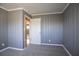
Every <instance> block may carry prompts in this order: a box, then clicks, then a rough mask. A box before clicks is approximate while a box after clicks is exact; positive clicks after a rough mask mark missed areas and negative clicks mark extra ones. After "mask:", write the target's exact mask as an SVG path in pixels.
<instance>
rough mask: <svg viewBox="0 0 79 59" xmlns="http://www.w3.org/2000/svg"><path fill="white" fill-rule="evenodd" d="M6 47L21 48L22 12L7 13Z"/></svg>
mask: <svg viewBox="0 0 79 59" xmlns="http://www.w3.org/2000/svg"><path fill="white" fill-rule="evenodd" d="M8 46H10V47H15V48H23V11H22V10H17V11H9V12H8Z"/></svg>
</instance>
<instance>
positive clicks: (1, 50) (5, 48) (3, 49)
mask: <svg viewBox="0 0 79 59" xmlns="http://www.w3.org/2000/svg"><path fill="white" fill-rule="evenodd" d="M7 49H8V47H6V48H4V49H1V50H0V52H3V51H5V50H7Z"/></svg>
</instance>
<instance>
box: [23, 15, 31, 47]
mask: <svg viewBox="0 0 79 59" xmlns="http://www.w3.org/2000/svg"><path fill="white" fill-rule="evenodd" d="M25 18H28V19H30V20H31V18H30V17H29V16H27V15H24V17H23V48H26V46H25V30H24V29H25V23H24V20H25ZM29 31H30V30H29ZM29 38H30V37H29Z"/></svg>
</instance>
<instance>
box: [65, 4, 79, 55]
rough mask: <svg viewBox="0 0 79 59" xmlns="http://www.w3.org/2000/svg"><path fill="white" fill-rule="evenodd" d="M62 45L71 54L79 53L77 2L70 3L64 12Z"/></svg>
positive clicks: (78, 8) (78, 5)
mask: <svg viewBox="0 0 79 59" xmlns="http://www.w3.org/2000/svg"><path fill="white" fill-rule="evenodd" d="M64 45H65V47H66V48H67V49H68V50H69V52H70V53H71V54H72V55H79V51H78V50H79V4H70V5H69V6H68V8H67V9H66V10H65V12H64Z"/></svg>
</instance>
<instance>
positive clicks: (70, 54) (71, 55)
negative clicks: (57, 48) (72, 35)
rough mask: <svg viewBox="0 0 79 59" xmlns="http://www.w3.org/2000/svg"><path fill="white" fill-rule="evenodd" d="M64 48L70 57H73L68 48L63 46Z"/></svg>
mask: <svg viewBox="0 0 79 59" xmlns="http://www.w3.org/2000/svg"><path fill="white" fill-rule="evenodd" d="M62 47H63V48H64V50H65V51H66V52H67V53H68V54H69V56H72V55H71V53H70V52H69V51H68V50H67V49H66V47H65V46H64V45H63V44H62Z"/></svg>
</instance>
